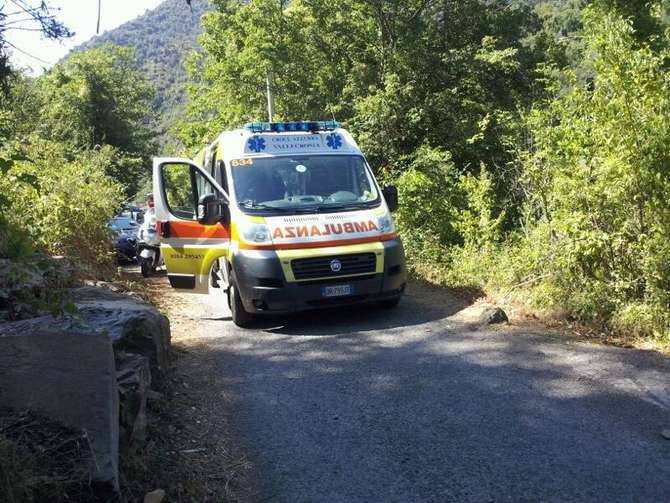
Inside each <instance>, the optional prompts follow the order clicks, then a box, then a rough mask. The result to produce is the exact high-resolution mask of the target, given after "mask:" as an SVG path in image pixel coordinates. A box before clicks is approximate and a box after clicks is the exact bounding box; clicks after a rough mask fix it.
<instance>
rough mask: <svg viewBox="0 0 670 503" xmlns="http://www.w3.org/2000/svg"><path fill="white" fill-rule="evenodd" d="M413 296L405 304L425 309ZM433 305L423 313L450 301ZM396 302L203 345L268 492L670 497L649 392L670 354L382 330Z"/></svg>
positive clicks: (286, 497) (664, 421)
mask: <svg viewBox="0 0 670 503" xmlns="http://www.w3.org/2000/svg"><path fill="white" fill-rule="evenodd" d="M409 299H410V302H408V303H407V305H406V308H407V310H406V311H405V312H404V315H407V314H409V313H411V311H413V310H417V309H419V307H421V308H423V307H425V306H422V305H421V303H420V301H419V300H415V302H414V303H412V300H411V299H412V297H411V296H410V297H409ZM427 312H428V313H429V314H426V311H425V310H423V309H422V313H420V314H418V315H417V316H416V317H415V318H413V323H419V322H420V320H428V319H435V317H437V316H444V315H445V314H447V313H449V312H452V310H451V309H449V308H445V309H443V310H442V311H439V310H437V311H430V310H429V311H427ZM399 313H400V314H399V315H398V317H397V318H396V317H395V315H393V316H392V317H391V319H388V320H385V319H384V316H383V315H382V314H380V315H375V316H372V318H368V317H369V316H370V314H367V315H366V314H360V315H352V314H351V313H347V315H346V317H347V320H338V317H337V315H335V314H329V315H327V316H325V315H323V314H321V315H320V316H319V315H315V316H314V317H313V318H310V321H309V322H307V321H305V322H304V323H305V324H304V325H301V324H298V323H296V324H291V325H288V326H287V327H286V328H284V329H283V331H281V332H278V333H280V334H282V335H286V334H297V335H306V334H307V333H310V334H312V335H314V334H328V333H330V334H340V333H344V331H345V330H349V331H350V332H349V334H350V336H349V337H332V338H323V337H316V338H304V337H297V338H295V337H280V338H274V337H264V336H262V335H260V334H259V335H260V336H256V337H251V336H248V335H245V334H244V333H240V334H238V335H239V336H238V337H236V340H235V339H233V340H230V339H228V338H224V339H219V340H215V341H211V342H209V343H207V344H206V345H203V346H202V348H201V349H202V351H203V352H204V353H206V354H207V358H208V360H209V361H210V362H216V363H215V364H214V365H213V366H212V367H211V368H208V369H202V371H203V377H204V375H205V372H207V373H212V374H217V375H220V376H222V377H221V379H220V380H218V387H220V388H221V389H225V390H226V393H228V394H229V397H230V398H231V403H230V404H229V407H231V410H234V411H235V413H234V418H235V419H234V423H235V427H236V430H237V431H238V433H239V435H240V436H241V438H242V439H243V441H244V442H245V444H246V445H248V446H250V448H251V450H252V459H253V460H254V461H255V463H256V466H257V468H258V469H259V471H260V474H262V477H263V478H264V479H265V481H266V483H267V485H266V487H265V489H264V491H265V493H266V494H274V495H276V501H290V500H291V499H292V498H295V499H293V500H294V501H295V500H300V501H326V500H327V501H343V502H344V501H347V502H349V501H385V502H386V501H397V502H400V501H403V502H413V501H416V502H419V501H608V502H613V501H670V443H669V442H668V441H666V440H664V439H663V438H662V437H661V436H660V434H659V432H660V430H661V428H663V427H666V426H667V425H668V422H669V421H670V414H669V412H670V408H668V407H666V406H663V404H662V402H659V401H657V400H655V397H654V396H653V393H647V392H646V388H645V383H649V382H652V381H653V379H655V378H659V379H665V383H668V379H667V375H668V374H667V372H669V371H670V365H668V361H667V360H666V359H664V358H662V357H660V356H659V355H655V354H652V353H644V352H637V351H622V350H619V349H617V348H604V347H586V346H580V347H574V346H573V347H571V346H570V345H569V344H566V341H565V340H561V339H559V338H546V337H544V336H540V335H537V336H533V335H528V336H513V335H510V334H505V333H498V332H496V333H481V332H480V333H472V332H466V331H461V330H459V329H458V328H457V327H456V328H454V327H451V328H449V327H443V328H442V329H441V330H440V329H438V328H436V327H435V324H430V326H431V327H433V328H432V330H429V329H427V328H426V327H415V326H412V325H411V324H410V325H409V326H408V324H407V323H405V324H404V327H405V328H406V329H402V330H399V331H396V332H394V333H389V332H385V331H384V330H383V329H384V328H385V327H396V326H398V325H400V320H401V319H402V316H403V314H402V313H403V311H399ZM340 316H341V315H340ZM357 316H360V318H358V317H357ZM359 324H362V325H363V327H362V328H360V329H359V330H372V329H373V328H377V329H382V330H381V331H380V332H376V333H370V334H366V336H365V337H361V335H360V334H356V333H352V332H351V327H352V325H353V326H357V325H359ZM340 327H342V328H340ZM344 327H349V328H348V329H345V328H344ZM263 333H264V332H263ZM654 376H656V377H654ZM659 376H660V377H659ZM631 378H632V379H637V382H636V385H634V386H630V384H629V380H630V379H631ZM205 391H206V392H210V391H207V390H205ZM666 391H667V388H666ZM211 393H212V394H213V393H214V392H213V391H211ZM656 398H658V397H656ZM333 495H337V497H334V496H333ZM273 501H274V500H273Z"/></svg>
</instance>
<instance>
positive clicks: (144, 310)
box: [73, 286, 170, 378]
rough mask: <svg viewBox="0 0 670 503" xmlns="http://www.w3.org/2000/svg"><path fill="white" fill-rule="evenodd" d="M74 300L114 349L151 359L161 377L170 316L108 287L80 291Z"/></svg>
mask: <svg viewBox="0 0 670 503" xmlns="http://www.w3.org/2000/svg"><path fill="white" fill-rule="evenodd" d="M73 298H74V301H75V304H76V305H77V308H78V309H79V316H80V317H81V319H82V320H83V321H84V322H85V323H87V324H88V325H89V326H91V327H92V328H94V329H97V330H104V331H106V332H108V333H109V335H110V336H111V338H112V341H113V343H114V348H115V349H117V350H119V351H125V352H128V353H135V354H141V355H144V356H147V357H149V359H150V362H151V368H152V372H153V374H154V375H155V376H156V377H159V378H160V376H161V375H162V373H163V372H164V371H165V370H166V369H167V365H168V348H169V347H170V322H169V321H168V319H167V317H165V316H163V315H162V314H160V313H159V312H158V311H157V310H156V308H155V307H154V306H153V305H151V304H149V303H146V302H143V301H142V300H140V299H138V298H136V297H131V296H128V295H124V294H120V293H115V292H112V291H111V290H109V289H107V288H97V287H90V286H85V287H81V288H77V289H74V290H73Z"/></svg>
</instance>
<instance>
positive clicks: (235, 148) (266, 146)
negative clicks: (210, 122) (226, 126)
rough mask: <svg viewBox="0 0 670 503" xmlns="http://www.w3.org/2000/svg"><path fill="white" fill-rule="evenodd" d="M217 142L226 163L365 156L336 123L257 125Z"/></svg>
mask: <svg viewBox="0 0 670 503" xmlns="http://www.w3.org/2000/svg"><path fill="white" fill-rule="evenodd" d="M218 143H219V144H220V146H221V147H223V158H224V159H226V160H230V159H239V158H242V157H255V156H258V157H267V156H279V155H296V154H319V155H321V154H354V155H362V154H361V151H360V149H359V148H358V145H357V144H356V142H355V141H354V139H353V138H352V136H351V134H349V132H348V131H346V130H345V129H342V128H341V127H339V124H337V123H336V122H330V121H329V122H254V123H250V124H247V125H246V126H244V127H243V128H241V129H237V130H234V131H225V132H223V133H222V134H221V135H220V136H219V138H218Z"/></svg>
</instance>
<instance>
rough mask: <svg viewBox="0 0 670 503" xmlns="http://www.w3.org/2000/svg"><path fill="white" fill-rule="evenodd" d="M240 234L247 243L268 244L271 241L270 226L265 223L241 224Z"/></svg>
mask: <svg viewBox="0 0 670 503" xmlns="http://www.w3.org/2000/svg"><path fill="white" fill-rule="evenodd" d="M240 234H241V235H242V237H243V238H244V240H245V241H246V242H247V243H253V244H270V243H271V242H272V239H271V237H270V228H269V227H268V226H267V225H265V224H254V223H246V224H242V225H241V227H240Z"/></svg>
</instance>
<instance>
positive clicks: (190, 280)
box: [153, 122, 407, 326]
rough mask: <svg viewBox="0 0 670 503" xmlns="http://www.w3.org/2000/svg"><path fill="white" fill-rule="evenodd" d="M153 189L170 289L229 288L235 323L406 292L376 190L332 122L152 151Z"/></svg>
mask: <svg viewBox="0 0 670 503" xmlns="http://www.w3.org/2000/svg"><path fill="white" fill-rule="evenodd" d="M153 185H154V200H155V211H156V218H157V227H158V232H159V235H160V237H161V252H162V253H163V257H164V259H165V265H166V267H167V272H168V279H169V281H170V285H171V286H172V287H173V288H175V289H177V290H180V291H184V292H192V293H198V294H207V293H209V291H210V288H221V289H223V290H224V291H225V292H226V293H227V298H228V304H229V306H230V311H231V314H232V320H233V322H234V323H235V324H236V325H238V326H246V325H248V324H249V322H251V321H252V320H253V318H254V317H256V316H258V315H266V314H286V313H294V312H299V311H305V310H311V309H318V308H326V307H337V306H348V305H358V304H364V303H367V304H378V305H382V306H385V307H395V306H396V305H397V304H398V302H399V301H400V298H401V297H402V295H403V292H404V291H405V285H406V281H407V271H406V266H405V255H404V251H403V246H402V243H401V241H400V238H399V237H398V234H397V233H396V229H395V227H394V224H393V219H392V218H391V212H392V211H394V210H395V209H396V208H397V206H398V195H397V191H396V189H395V187H393V186H389V187H386V188H384V189H383V190H382V189H381V188H380V187H379V184H378V183H377V181H376V180H375V177H374V176H373V173H372V170H371V169H370V166H369V165H368V163H367V161H366V160H365V157H364V156H363V154H362V152H361V151H360V149H359V148H358V146H357V144H356V142H355V141H354V139H353V138H352V136H351V135H350V134H349V133H348V132H347V131H346V130H344V129H342V128H341V127H340V126H339V125H338V124H337V123H336V122H267V123H251V124H247V125H246V126H244V127H243V128H241V129H238V130H234V131H226V132H223V133H222V134H221V135H220V136H219V137H218V138H217V139H216V140H215V141H214V142H213V143H212V144H211V145H209V146H208V147H206V148H204V149H203V150H201V151H200V152H199V153H198V154H197V155H196V157H195V158H194V159H193V160H187V159H179V158H156V159H154V165H153Z"/></svg>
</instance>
